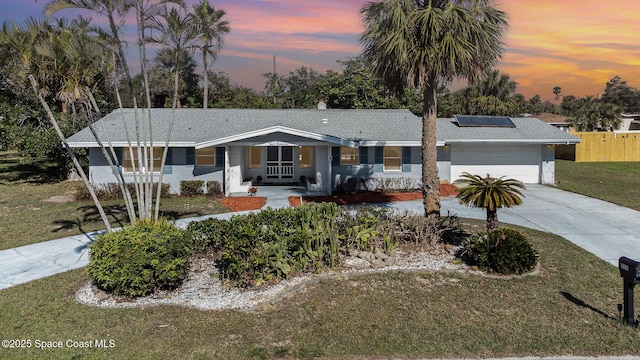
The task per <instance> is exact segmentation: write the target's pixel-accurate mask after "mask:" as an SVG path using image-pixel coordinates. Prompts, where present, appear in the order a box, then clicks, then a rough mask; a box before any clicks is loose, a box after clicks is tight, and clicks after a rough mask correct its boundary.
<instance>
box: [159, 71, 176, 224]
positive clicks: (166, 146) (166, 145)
mask: <svg viewBox="0 0 640 360" xmlns="http://www.w3.org/2000/svg"><path fill="white" fill-rule="evenodd" d="M177 66H179V62H177V61H176V67H177ZM173 81H174V82H173V104H172V106H171V120H169V129H168V130H167V140H166V141H165V143H164V149H163V150H162V162H161V163H160V175H159V179H158V189H157V192H156V208H155V214H154V221H158V219H159V218H160V194H161V193H162V177H163V175H164V166H165V163H166V162H167V153H168V152H169V141H170V140H171V131H172V130H173V123H174V120H175V118H176V106H177V105H178V89H179V87H180V72H179V71H177V70H176V74H175V77H174V79H173Z"/></svg>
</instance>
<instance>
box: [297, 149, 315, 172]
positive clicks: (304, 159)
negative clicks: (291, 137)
mask: <svg viewBox="0 0 640 360" xmlns="http://www.w3.org/2000/svg"><path fill="white" fill-rule="evenodd" d="M298 151H299V152H298V166H299V167H300V168H301V169H308V168H310V167H312V166H313V147H311V146H300V147H298Z"/></svg>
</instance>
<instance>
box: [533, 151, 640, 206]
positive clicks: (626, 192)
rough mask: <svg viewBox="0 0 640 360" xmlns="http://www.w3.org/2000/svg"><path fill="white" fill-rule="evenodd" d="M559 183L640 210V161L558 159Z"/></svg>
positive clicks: (558, 184) (562, 186)
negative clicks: (576, 160)
mask: <svg viewBox="0 0 640 360" xmlns="http://www.w3.org/2000/svg"><path fill="white" fill-rule="evenodd" d="M556 182H557V186H558V188H560V189H562V190H567V191H571V192H575V193H579V194H583V195H587V196H590V197H593V198H596V199H601V200H605V201H609V202H612V203H614V204H618V205H622V206H625V207H628V208H631V209H635V210H640V162H574V161H568V160H556ZM525 201H526V200H525Z"/></svg>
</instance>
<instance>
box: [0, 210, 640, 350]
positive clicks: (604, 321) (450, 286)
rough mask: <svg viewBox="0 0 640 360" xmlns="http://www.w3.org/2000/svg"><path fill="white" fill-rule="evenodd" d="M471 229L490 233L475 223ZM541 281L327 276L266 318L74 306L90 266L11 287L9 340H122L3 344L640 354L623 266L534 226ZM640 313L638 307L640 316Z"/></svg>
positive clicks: (5, 308) (6, 305) (6, 312)
mask: <svg viewBox="0 0 640 360" xmlns="http://www.w3.org/2000/svg"><path fill="white" fill-rule="evenodd" d="M470 224H472V225H469V224H468V225H467V228H471V227H472V226H473V229H480V228H482V226H483V223H482V222H479V221H473V222H471V223H470ZM525 233H526V234H527V235H528V236H529V237H530V238H531V239H532V241H533V244H534V246H535V247H536V248H537V249H538V250H539V251H540V253H541V272H540V274H539V275H535V276H527V277H521V278H515V279H495V278H488V277H484V276H479V275H473V274H463V273H448V272H437V273H433V272H388V273H383V274H374V275H362V276H352V277H350V278H348V279H341V280H325V281H321V282H319V283H317V284H315V285H311V286H309V287H308V288H307V289H305V290H303V291H300V292H298V293H295V294H293V295H291V296H289V297H288V298H286V299H284V300H282V301H280V302H278V303H276V304H274V305H272V306H270V307H267V308H265V309H263V310H261V311H260V312H258V313H245V312H239V311H199V310H194V309H188V308H182V307H176V306H160V307H150V308H145V309H101V308H93V307H88V306H83V305H80V304H78V303H76V302H75V301H74V300H73V297H74V294H75V291H76V290H77V289H78V288H80V287H81V286H82V285H83V284H84V283H86V282H87V281H88V278H87V276H86V275H85V274H84V272H83V271H82V270H75V271H70V272H67V273H64V274H60V275H56V276H53V277H50V278H47V279H42V280H38V281H34V282H30V283H28V284H23V285H19V286H15V287H12V288H9V289H6V290H1V291H0V323H1V324H3V328H2V330H0V333H1V334H2V338H3V339H31V340H36V339H39V340H47V341H63V342H64V341H66V340H74V341H94V340H95V339H105V340H113V344H114V345H115V346H114V347H113V348H110V349H98V348H91V349H73V348H63V349H50V350H36V349H14V350H7V349H0V357H2V358H15V359H29V358H35V357H46V358H52V359H56V358H57V359H71V358H73V359H112V358H116V359H127V358H136V359H156V358H165V359H169V358H171V359H214V358H215V359H252V358H254V359H276V358H289V359H292V358H309V359H310V358H314V357H321V358H327V359H363V358H366V359H371V358H389V357H394V358H396V357H398V358H418V357H429V358H434V357H435V358H447V357H469V358H476V357H481V358H482V357H504V356H524V355H529V356H545V355H568V354H572V355H578V356H593V355H621V354H633V355H640V348H639V347H638V341H640V332H639V331H637V330H635V329H633V328H631V327H629V326H623V325H621V324H620V322H619V321H618V314H617V310H616V304H617V303H620V302H622V281H621V279H620V276H619V274H618V270H617V269H616V268H615V267H613V266H611V265H609V264H607V263H604V262H603V261H601V260H599V259H597V258H596V257H594V256H593V255H591V254H589V253H587V252H585V251H584V250H582V249H580V248H578V247H577V246H575V245H573V244H571V243H569V242H568V241H566V240H564V239H562V238H560V237H557V236H555V235H551V234H548V233H541V232H537V231H533V230H525ZM638 310H640V309H636V312H637V311H638Z"/></svg>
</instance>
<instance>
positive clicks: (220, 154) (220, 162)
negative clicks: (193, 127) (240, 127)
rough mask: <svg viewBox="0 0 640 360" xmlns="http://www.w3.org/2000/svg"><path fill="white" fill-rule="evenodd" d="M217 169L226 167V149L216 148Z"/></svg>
mask: <svg viewBox="0 0 640 360" xmlns="http://www.w3.org/2000/svg"><path fill="white" fill-rule="evenodd" d="M215 166H217V167H224V147H217V148H216V165H215Z"/></svg>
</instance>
